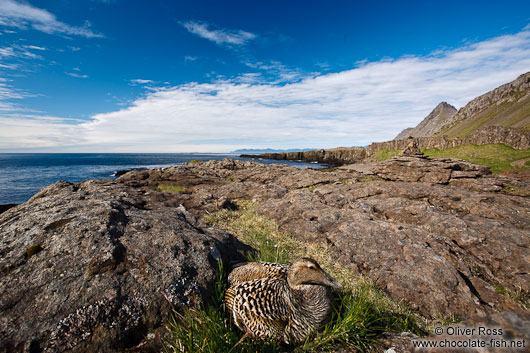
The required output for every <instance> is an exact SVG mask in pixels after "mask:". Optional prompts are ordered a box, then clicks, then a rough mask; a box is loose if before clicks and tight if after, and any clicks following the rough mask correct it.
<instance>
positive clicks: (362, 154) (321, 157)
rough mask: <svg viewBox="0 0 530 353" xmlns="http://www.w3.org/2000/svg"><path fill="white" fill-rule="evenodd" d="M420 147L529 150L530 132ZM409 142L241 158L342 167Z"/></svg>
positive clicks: (426, 141) (426, 140) (424, 141)
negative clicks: (493, 145)
mask: <svg viewBox="0 0 530 353" xmlns="http://www.w3.org/2000/svg"><path fill="white" fill-rule="evenodd" d="M414 140H415V141H416V144H417V146H418V147H419V148H438V149H440V150H444V149H446V148H450V147H456V146H461V145H465V144H474V145H486V144H491V143H502V144H505V145H507V146H510V147H512V148H515V149H520V150H523V149H528V148H530V131H525V130H519V129H512V128H506V127H501V126H489V127H484V128H481V129H478V130H477V131H475V132H474V133H473V134H471V135H469V136H466V137H465V138H462V139H460V138H452V139H450V138H448V137H447V136H440V137H417V138H414ZM409 143H410V141H409V139H408V138H406V139H401V140H392V141H387V142H374V143H372V144H370V145H369V146H368V147H367V148H341V149H331V150H317V151H307V152H288V153H264V154H261V155H257V156H255V155H242V156H241V157H247V158H265V159H275V160H300V161H306V162H319V163H325V164H329V165H335V166H340V165H344V164H350V163H359V162H363V161H364V160H366V159H369V158H372V157H373V156H374V155H375V154H376V153H377V152H379V151H381V150H385V149H386V150H389V151H391V150H397V149H400V150H401V149H404V148H406V147H407V145H408V144H409Z"/></svg>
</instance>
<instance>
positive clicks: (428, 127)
mask: <svg viewBox="0 0 530 353" xmlns="http://www.w3.org/2000/svg"><path fill="white" fill-rule="evenodd" d="M456 112H457V110H456V108H455V107H453V106H452V105H451V104H449V103H447V102H441V103H440V104H438V105H437V106H436V108H434V109H433V111H432V112H431V113H430V114H429V115H427V117H425V119H423V120H422V122H421V123H419V124H418V126H416V127H415V128H407V129H405V130H403V131H402V132H401V133H400V134H399V135H398V136H396V138H395V139H394V140H401V139H405V138H408V137H410V136H412V137H426V136H432V135H434V134H435V133H436V132H437V131H438V130H439V129H440V128H441V127H442V126H444V125H446V124H447V123H448V122H449V120H450V119H451V118H452V117H453V116H454V115H455V114H456Z"/></svg>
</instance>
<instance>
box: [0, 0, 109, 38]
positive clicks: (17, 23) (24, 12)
mask: <svg viewBox="0 0 530 353" xmlns="http://www.w3.org/2000/svg"><path fill="white" fill-rule="evenodd" d="M0 25H3V26H8V27H16V28H19V29H27V28H28V26H31V27H32V28H34V29H36V30H38V31H42V32H45V33H48V34H56V33H59V34H66V35H75V36H81V37H86V38H94V37H103V34H101V33H97V32H94V31H92V29H90V23H89V22H85V24H84V26H81V27H80V26H72V25H69V24H66V23H64V22H61V21H58V20H57V18H56V17H55V15H54V14H52V13H50V12H48V11H47V10H44V9H40V8H37V7H34V6H32V5H30V4H28V3H21V2H17V1H14V0H0Z"/></svg>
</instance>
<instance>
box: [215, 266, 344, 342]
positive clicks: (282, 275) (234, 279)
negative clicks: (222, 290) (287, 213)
mask: <svg viewBox="0 0 530 353" xmlns="http://www.w3.org/2000/svg"><path fill="white" fill-rule="evenodd" d="M228 284H229V288H228V289H227V291H226V294H225V301H226V307H227V310H228V312H229V313H230V314H231V316H232V319H233V321H234V323H235V325H236V326H237V327H238V328H239V329H241V330H242V331H244V332H245V336H247V335H248V336H251V337H255V338H260V339H268V338H272V339H277V340H278V341H283V342H285V343H288V344H289V343H291V344H292V343H302V342H304V341H305V340H306V338H307V337H308V336H309V335H311V334H313V333H315V332H317V331H319V330H320V329H321V328H323V327H324V325H325V324H326V323H327V322H328V321H329V318H330V316H331V289H330V288H340V287H341V285H340V284H339V283H338V282H337V281H336V280H335V279H334V278H333V277H331V276H330V275H328V274H327V273H326V272H325V271H324V270H323V269H322V268H320V266H319V264H318V263H317V262H316V261H315V260H313V259H309V258H302V259H300V260H298V261H296V262H295V263H294V264H293V265H292V266H291V267H288V266H285V265H280V264H274V263H268V262H252V263H247V264H245V265H243V266H240V267H237V268H235V269H234V270H233V271H232V272H231V273H230V275H229V276H228Z"/></svg>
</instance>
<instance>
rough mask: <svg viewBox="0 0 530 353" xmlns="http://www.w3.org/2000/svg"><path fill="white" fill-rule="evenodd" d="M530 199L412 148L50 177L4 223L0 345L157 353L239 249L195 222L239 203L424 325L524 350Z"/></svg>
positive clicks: (515, 185) (476, 170)
mask: <svg viewBox="0 0 530 353" xmlns="http://www.w3.org/2000/svg"><path fill="white" fill-rule="evenodd" d="M160 185H172V186H175V189H174V190H175V192H167V191H160V190H164V189H161V188H159V186H160ZM529 194H530V182H529V181H525V180H517V179H512V178H508V177H502V176H498V175H493V174H491V173H490V171H489V169H488V168H486V167H482V166H478V165H474V164H471V163H468V162H465V161H461V160H451V159H427V158H425V157H424V156H422V154H421V152H419V150H418V149H417V146H415V145H414V144H411V145H410V146H408V148H407V149H406V153H405V154H403V155H400V156H397V157H394V158H393V159H390V160H387V161H384V162H369V163H357V164H352V165H344V166H342V167H339V168H335V169H332V170H328V171H317V170H311V169H296V168H293V167H289V166H286V165H275V164H273V165H263V164H259V163H254V162H250V161H234V160H223V161H218V162H216V161H210V162H205V163H195V164H185V165H183V166H180V167H170V168H164V169H153V170H136V171H130V172H128V173H126V174H124V175H122V176H121V177H119V178H118V179H117V180H93V181H86V182H82V183H77V184H71V183H67V182H58V183H55V184H53V185H51V186H49V187H47V188H44V189H42V190H41V191H40V192H39V193H38V194H36V195H35V196H34V197H33V198H31V199H30V200H29V201H28V202H26V203H24V204H22V205H18V206H16V207H13V208H10V209H8V210H7V211H5V212H4V213H3V214H1V215H0V234H1V239H0V254H1V255H2V256H1V259H0V323H1V326H0V352H23V351H25V352H64V351H72V352H118V351H159V350H160V345H161V342H162V340H163V337H164V332H165V328H164V325H165V323H166V320H167V318H168V316H169V314H170V313H171V310H172V308H177V309H178V308H179V307H185V306H190V305H193V304H194V303H197V302H199V301H207V300H208V298H209V297H210V296H211V295H212V290H213V285H214V283H215V281H216V278H217V277H216V276H217V261H218V260H219V259H222V260H223V261H224V263H226V264H230V263H231V262H237V261H241V259H242V254H243V253H244V251H246V250H248V247H246V246H245V245H244V244H242V243H240V242H239V241H238V240H237V238H236V237H235V236H233V235H231V234H229V233H227V232H226V231H224V230H222V229H213V228H211V227H210V226H208V225H207V224H206V223H204V222H203V221H202V219H203V217H205V216H206V215H208V214H213V213H215V212H217V211H219V210H222V209H224V208H228V209H232V208H235V207H237V206H236V205H235V204H234V201H241V200H247V201H248V202H251V203H252V204H254V205H255V210H256V212H258V213H259V214H261V215H263V216H266V217H267V218H269V219H271V220H274V221H275V222H277V223H278V224H279V227H280V229H281V230H283V231H284V232H286V233H288V234H290V236H292V237H293V238H294V239H297V240H300V241H303V242H304V243H307V244H316V245H319V246H322V247H324V248H326V250H327V251H328V252H329V254H331V256H333V258H335V259H336V261H337V263H338V264H340V266H343V267H344V268H348V269H349V270H352V271H353V272H354V273H357V274H359V275H365V276H368V277H370V278H372V279H373V280H374V281H375V282H376V283H377V286H378V287H379V288H380V289H381V290H382V291H383V292H385V293H386V294H387V295H389V296H390V297H391V298H393V299H394V300H395V301H396V302H400V303H404V304H406V305H409V306H410V307H412V308H413V309H414V310H415V311H416V312H417V313H418V314H419V315H421V316H423V317H425V318H426V319H427V320H429V319H440V318H456V319H460V320H468V321H466V323H467V324H469V325H474V324H476V323H480V322H495V323H496V325H501V326H502V327H504V328H505V330H506V331H505V332H510V335H511V337H512V338H513V337H522V338H524V339H526V340H527V342H530V341H529V340H530V334H529V332H528V327H530V315H529V302H528V300H529V293H530V286H529V284H530V256H529V248H530V236H529V234H530V197H529V196H528V195H529ZM525 195H526V196H525ZM499 315H500V316H499ZM411 339H412V338H406V339H405V341H406V342H405V347H407V345H408V344H409V343H410V340H411ZM388 345H395V342H390V343H389V344H388ZM409 349H410V347H409ZM492 351H493V350H492ZM498 351H499V352H500V351H502V350H498Z"/></svg>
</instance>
